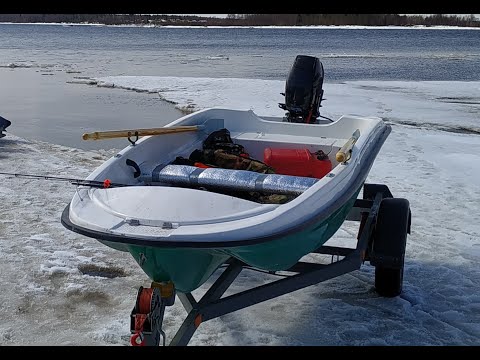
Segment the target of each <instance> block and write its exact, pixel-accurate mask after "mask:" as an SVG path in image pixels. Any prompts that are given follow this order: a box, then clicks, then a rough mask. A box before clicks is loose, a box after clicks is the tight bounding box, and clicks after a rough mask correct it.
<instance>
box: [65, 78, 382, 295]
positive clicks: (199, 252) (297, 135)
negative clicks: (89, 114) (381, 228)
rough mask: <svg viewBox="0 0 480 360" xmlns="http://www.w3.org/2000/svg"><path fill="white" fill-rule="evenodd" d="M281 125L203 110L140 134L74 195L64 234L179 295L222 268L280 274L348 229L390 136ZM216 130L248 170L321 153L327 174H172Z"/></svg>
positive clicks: (350, 124) (373, 127)
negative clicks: (237, 263) (249, 195)
mask: <svg viewBox="0 0 480 360" xmlns="http://www.w3.org/2000/svg"><path fill="white" fill-rule="evenodd" d="M287 87H288V83H287ZM318 98H320V99H321V94H320V95H319V96H318V97H317V99H318ZM316 106H319V101H318V103H317V105H316ZM292 113H293V111H292V112H291V114H292ZM310 115H311V112H310ZM292 116H293V115H292ZM295 116H296V115H295ZM287 120H289V119H286V118H282V117H279V118H272V117H269V118H264V117H260V116H258V115H256V114H255V113H254V112H252V111H240V110H231V109H223V108H210V109H205V110H201V111H198V112H195V113H192V114H189V115H186V116H184V117H182V118H180V119H178V120H176V121H173V122H171V123H170V124H168V125H166V126H165V127H164V128H162V129H161V130H160V131H161V132H162V131H163V133H164V132H165V130H168V129H170V130H172V133H170V134H164V135H149V136H145V137H141V138H140V139H138V135H141V134H142V130H136V131H135V130H132V131H130V134H129V139H130V141H131V142H132V144H131V145H129V146H127V147H126V148H125V149H123V150H122V151H120V152H119V153H118V154H116V155H115V156H113V157H112V158H111V159H109V160H107V161H106V162H105V163H104V164H102V165H101V166H100V167H99V168H97V169H96V170H95V171H93V172H92V173H91V174H90V175H89V176H88V177H87V179H86V180H87V181H91V182H92V184H93V183H95V184H96V183H98V182H100V183H103V182H104V183H105V187H103V188H102V187H100V188H99V187H93V186H81V187H79V188H78V189H77V191H76V193H75V194H74V196H73V199H72V200H71V202H70V203H69V204H68V206H66V208H65V210H64V212H63V214H62V223H63V224H64V226H65V227H66V228H68V229H70V230H72V231H75V232H77V233H80V234H83V235H85V236H89V237H92V238H95V239H97V240H99V241H100V242H102V243H104V244H105V245H107V246H110V247H112V248H114V249H117V250H121V251H127V252H130V253H131V254H132V255H133V257H134V258H135V260H136V261H137V262H138V264H139V265H140V266H141V267H142V269H143V270H144V271H145V273H146V274H147V275H148V276H149V277H150V278H151V279H152V280H153V281H155V282H165V281H171V282H173V283H174V284H175V288H176V289H177V291H179V292H185V293H187V292H190V291H192V290H194V289H196V288H197V287H199V286H200V285H201V284H203V283H204V282H205V281H206V280H207V279H208V278H209V277H210V275H211V274H212V273H213V272H214V271H215V270H216V269H217V268H218V267H219V266H220V265H221V264H223V263H225V261H227V260H228V259H229V258H231V257H234V258H236V259H239V260H241V261H243V262H244V263H246V264H248V265H250V266H253V267H255V268H259V269H264V270H268V271H277V270H285V269H288V268H289V267H291V266H292V265H294V264H295V263H297V261H298V260H299V259H300V258H301V257H303V256H304V255H306V254H308V253H310V252H313V251H314V250H315V249H318V248H319V247H321V246H322V245H323V244H324V243H325V242H326V241H327V240H328V239H329V238H330V237H331V236H332V235H333V234H334V233H335V232H336V231H337V230H338V228H339V227H340V226H341V225H342V223H343V222H344V221H345V219H346V217H347V214H348V213H349V212H350V210H351V208H352V206H353V204H354V202H355V200H356V199H357V196H358V194H359V192H360V190H361V189H362V187H363V184H364V182H365V179H366V178H367V175H368V173H369V170H370V168H371V167H372V165H373V162H374V160H375V158H376V156H377V154H378V153H379V151H380V149H381V147H382V145H383V143H384V141H385V139H386V138H387V136H388V134H389V133H390V131H391V128H390V126H388V125H387V124H385V123H384V122H383V121H382V119H380V118H377V117H359V116H347V115H345V116H342V117H340V118H339V119H337V120H336V121H333V122H331V121H327V120H325V121H324V120H316V121H315V122H312V123H304V122H298V123H297V122H292V121H291V120H292V119H290V121H287ZM221 129H228V131H229V132H230V136H231V139H232V141H233V143H234V144H237V145H241V146H243V147H244V149H245V150H246V151H247V152H248V154H249V156H250V157H251V158H253V159H258V160H261V161H265V154H266V151H270V150H272V149H274V150H275V149H283V150H299V151H308V152H309V153H310V154H315V153H317V154H318V153H319V151H321V152H323V153H324V154H328V159H326V161H328V162H329V163H330V164H331V170H330V169H328V171H327V172H325V173H324V174H322V175H321V176H316V177H314V176H304V175H301V176H298V175H292V174H287V175H285V174H282V173H275V174H269V173H258V172H253V171H247V170H232V169H221V168H202V167H196V166H190V165H178V164H176V165H172V162H174V160H175V159H176V158H177V157H183V158H189V157H190V156H191V154H192V153H193V152H194V151H195V150H199V149H202V147H203V144H204V141H205V140H206V139H207V137H208V136H209V135H210V134H212V133H213V132H215V131H217V130H221ZM110 135H112V134H110ZM135 135H137V137H136V139H135V140H137V141H135V140H132V138H133V137H134V136H135ZM314 166H317V165H314ZM115 185H122V186H115ZM236 192H238V194H245V192H256V193H261V194H284V195H286V196H287V199H288V201H285V202H284V203H262V202H259V201H253V200H252V199H246V198H245V197H244V196H236Z"/></svg>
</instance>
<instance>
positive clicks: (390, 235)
mask: <svg viewBox="0 0 480 360" xmlns="http://www.w3.org/2000/svg"><path fill="white" fill-rule="evenodd" d="M409 225H410V207H409V202H408V200H406V199H397V198H386V199H383V200H382V202H381V203H380V207H379V210H378V216H377V222H376V225H375V230H374V233H373V246H372V253H371V255H370V264H372V265H374V266H375V290H376V291H377V293H378V294H379V295H380V296H384V297H395V296H398V295H400V293H401V292H402V287H403V268H404V259H405V248H406V244H407V233H408V232H409Z"/></svg>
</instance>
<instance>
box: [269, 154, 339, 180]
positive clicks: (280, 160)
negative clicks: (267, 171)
mask: <svg viewBox="0 0 480 360" xmlns="http://www.w3.org/2000/svg"><path fill="white" fill-rule="evenodd" d="M263 162H264V163H265V164H267V165H268V166H270V167H272V168H273V169H274V170H275V172H276V173H277V174H281V175H294V176H305V177H314V178H318V179H321V178H322V177H324V176H325V175H327V174H328V173H329V172H330V171H331V170H332V162H331V161H330V159H329V158H328V156H327V155H326V154H325V153H324V152H323V151H322V150H319V151H317V152H316V153H311V152H310V151H309V150H308V149H274V148H273V149H272V148H266V149H265V150H264V152H263Z"/></svg>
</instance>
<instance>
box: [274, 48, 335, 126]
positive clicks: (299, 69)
mask: <svg viewBox="0 0 480 360" xmlns="http://www.w3.org/2000/svg"><path fill="white" fill-rule="evenodd" d="M323 78H324V73H323V65H322V63H321V62H320V60H319V59H318V58H317V57H314V56H308V55H297V57H296V58H295V61H294V62H293V65H292V68H291V69H290V73H289V74H288V78H287V82H286V86H285V93H281V94H282V95H283V96H285V103H284V104H282V103H279V104H278V106H279V107H280V108H281V109H283V110H286V111H287V113H286V114H285V115H286V117H285V121H287V122H293V123H305V124H314V123H316V122H317V118H318V117H319V116H320V111H319V108H320V106H321V102H322V98H323V89H322V86H323ZM322 117H323V116H322ZM329 120H330V119H329Z"/></svg>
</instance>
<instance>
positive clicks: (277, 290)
mask: <svg viewBox="0 0 480 360" xmlns="http://www.w3.org/2000/svg"><path fill="white" fill-rule="evenodd" d="M346 220H350V221H359V222H360V226H359V231H358V235H357V247H356V248H346V247H334V246H321V247H320V248H318V249H317V250H316V251H314V252H313V253H316V254H324V255H331V259H332V261H331V263H329V264H321V263H314V262H303V261H299V262H298V263H297V264H295V265H294V266H292V267H291V268H289V269H287V270H283V271H277V272H275V271H272V272H267V273H270V274H272V275H278V274H277V273H280V272H281V273H282V278H281V279H278V280H274V281H272V282H270V283H268V284H264V285H261V286H256V287H253V288H251V289H248V290H244V291H241V292H238V293H235V294H233V295H229V296H226V297H223V298H222V296H223V295H224V293H225V292H226V291H227V289H228V288H229V286H230V285H231V284H232V283H233V282H234V281H235V279H236V278H237V277H238V275H239V274H240V272H241V271H242V270H243V269H251V270H255V268H253V267H251V266H249V265H247V264H245V263H243V262H241V261H239V260H237V259H234V258H230V259H229V260H228V261H227V262H225V263H224V264H223V265H222V266H221V268H220V269H222V268H223V272H222V273H221V275H220V276H219V277H218V278H217V280H216V281H215V282H214V283H213V284H212V285H211V286H210V287H209V289H208V291H207V292H206V293H205V294H204V295H203V296H202V298H201V299H200V300H196V299H195V298H194V296H193V295H192V293H177V294H176V293H175V288H174V286H173V283H171V282H167V283H155V282H154V283H152V285H151V287H150V288H144V287H140V289H139V291H138V295H137V300H136V303H135V307H134V308H133V310H132V312H131V315H130V331H131V333H132V334H133V335H132V336H131V339H130V342H131V344H132V345H133V346H143V345H146V346H158V345H160V338H162V341H161V343H162V345H166V335H165V332H164V331H163V330H162V323H163V318H164V315H165V308H166V307H167V306H171V305H173V303H174V300H175V296H177V297H178V298H179V299H180V301H181V302H182V305H183V307H184V308H185V310H186V311H187V317H186V318H185V320H184V321H183V323H182V325H181V326H180V328H179V329H178V331H177V332H176V334H175V335H174V337H173V339H172V340H171V341H170V343H169V346H186V345H187V344H188V342H189V341H190V339H191V338H192V336H193V335H194V333H195V331H196V330H197V328H198V327H199V326H200V324H201V323H202V322H205V321H208V320H211V319H214V318H217V317H219V316H222V315H226V314H229V313H232V312H234V311H237V310H240V309H244V308H247V307H249V306H252V305H255V304H258V303H261V302H263V301H267V300H271V299H274V298H276V297H279V296H281V295H285V294H288V293H291V292H293V291H296V290H299V289H303V288H305V287H308V286H311V285H315V284H318V283H320V282H323V281H326V280H329V279H332V278H334V277H337V276H340V275H343V274H346V273H348V272H352V271H355V270H358V269H360V267H361V265H362V264H363V263H364V262H365V261H369V262H370V264H371V265H373V266H375V289H376V291H377V293H378V294H379V295H380V296H384V297H394V296H398V295H399V294H400V293H401V291H402V283H403V268H404V257H405V247H406V240H407V234H410V225H411V212H410V206H409V202H408V200H406V199H401V198H394V197H393V195H392V194H391V192H390V190H389V189H388V187H387V186H386V185H379V184H364V186H363V198H362V199H356V201H355V203H354V206H353V208H352V210H351V211H350V213H349V214H348V216H347V218H346ZM257 270H259V269H257ZM259 271H262V272H265V271H263V270H259ZM284 273H290V275H285V276H284V275H283V274H284ZM283 276H284V277H283Z"/></svg>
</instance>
